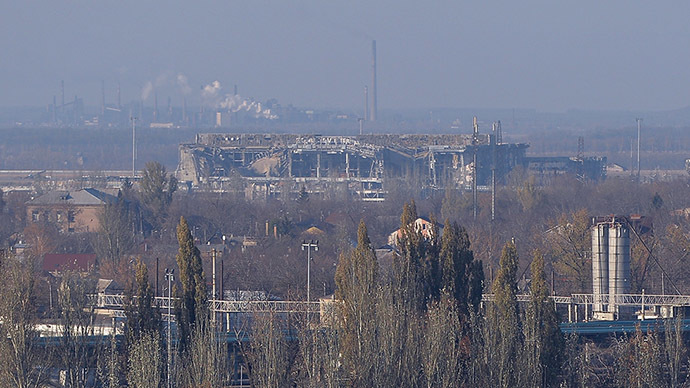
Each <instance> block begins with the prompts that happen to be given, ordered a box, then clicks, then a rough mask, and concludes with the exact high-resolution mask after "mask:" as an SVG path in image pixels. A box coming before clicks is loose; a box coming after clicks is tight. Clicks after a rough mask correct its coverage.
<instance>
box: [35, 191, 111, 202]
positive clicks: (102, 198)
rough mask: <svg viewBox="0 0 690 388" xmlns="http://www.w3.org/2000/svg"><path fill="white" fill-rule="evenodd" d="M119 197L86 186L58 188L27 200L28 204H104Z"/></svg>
mask: <svg viewBox="0 0 690 388" xmlns="http://www.w3.org/2000/svg"><path fill="white" fill-rule="evenodd" d="M116 200H117V197H116V196H114V195H112V194H109V193H107V192H105V191H101V190H98V189H94V188H86V189H81V190H76V191H67V190H56V191H49V192H47V193H45V194H43V195H41V196H40V197H37V198H34V199H33V200H31V201H29V202H27V205H72V206H88V205H96V206H98V205H104V204H106V203H111V202H115V201H116Z"/></svg>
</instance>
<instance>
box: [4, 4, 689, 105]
mask: <svg viewBox="0 0 690 388" xmlns="http://www.w3.org/2000/svg"><path fill="white" fill-rule="evenodd" d="M688 14H690V3H682V2H661V3H658V2H655V3H647V2H641V1H639V2H638V1H635V2H628V1H618V0H616V1H609V2H605V3H599V2H595V1H585V2H578V3H577V4H567V5H564V4H561V3H554V2H548V1H537V0H528V1H523V2H519V3H498V2H481V3H472V4H458V3H456V2H451V1H441V2H433V3H430V4H420V3H419V2H411V1H404V2H400V1H398V2H393V1H383V2H366V1H359V0H358V1H350V2H337V3H330V2H320V1H300V2H291V3H285V2H278V1H261V2H246V3H240V2H228V1H205V2H203V3H197V2H194V3H192V2H184V1H161V0H152V1H147V2H143V3H142V2H135V1H132V0H125V1H119V2H114V3H100V2H99V3H93V2H85V1H70V2H51V1H47V0H39V1H34V2H31V3H26V2H5V4H3V12H2V14H1V15H0V31H1V33H0V53H2V55H1V57H2V58H3V59H2V60H0V106H42V105H47V104H49V103H52V98H53V96H57V98H58V99H59V98H60V80H64V81H65V98H66V99H68V100H69V99H72V98H73V97H74V95H79V96H80V97H83V98H84V100H85V102H86V104H88V105H97V104H99V103H100V100H101V81H104V82H105V85H106V101H107V102H108V103H114V102H115V99H116V88H117V84H118V83H119V84H120V85H121V90H122V102H123V103H125V102H129V101H132V100H139V99H142V98H143V99H144V100H145V103H146V104H147V105H151V104H153V94H152V92H153V90H154V89H155V90H157V91H158V99H159V100H158V103H159V104H160V105H163V104H165V100H166V99H167V98H168V97H170V98H171V99H172V103H173V104H175V105H179V104H180V103H181V100H182V96H183V95H185V96H187V99H188V101H189V103H190V104H195V103H196V104H200V103H208V101H209V99H213V98H216V97H209V96H208V94H204V91H203V87H204V86H209V85H213V82H214V81H219V84H220V88H219V89H217V90H216V93H217V96H218V97H217V98H222V96H224V95H225V94H229V93H232V92H233V85H238V87H239V94H240V95H242V96H246V97H253V98H255V99H256V100H257V101H264V100H267V99H270V98H276V99H277V100H278V101H279V102H280V103H281V104H283V105H287V104H294V105H298V106H312V107H342V108H349V109H362V107H363V104H364V93H363V89H364V86H365V85H369V86H370V83H371V74H370V67H371V40H373V39H375V40H376V41H377V49H378V104H379V109H381V110H385V109H403V108H426V107H477V108H531V109H537V110H540V111H565V110H568V109H584V110H651V111H654V110H673V109H678V108H682V107H686V106H688V105H690V104H689V102H688V101H689V100H688V93H687V90H688V89H690V88H689V86H690V79H689V77H688V70H687V69H689V68H690V51H688V50H683V49H682V48H683V47H684V46H683V45H682V44H681V42H684V41H685V40H686V39H684V38H685V37H687V36H689V35H690V24H688V23H687V20H686V15H688ZM370 87H371V86H370Z"/></svg>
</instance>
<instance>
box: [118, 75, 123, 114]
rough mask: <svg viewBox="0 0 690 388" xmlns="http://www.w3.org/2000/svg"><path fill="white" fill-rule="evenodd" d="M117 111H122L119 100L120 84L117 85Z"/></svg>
mask: <svg viewBox="0 0 690 388" xmlns="http://www.w3.org/2000/svg"><path fill="white" fill-rule="evenodd" d="M117 109H119V110H122V104H121V100H120V83H119V82H118V83H117Z"/></svg>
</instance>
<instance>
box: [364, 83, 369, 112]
mask: <svg viewBox="0 0 690 388" xmlns="http://www.w3.org/2000/svg"><path fill="white" fill-rule="evenodd" d="M364 120H369V88H368V87H366V86H364Z"/></svg>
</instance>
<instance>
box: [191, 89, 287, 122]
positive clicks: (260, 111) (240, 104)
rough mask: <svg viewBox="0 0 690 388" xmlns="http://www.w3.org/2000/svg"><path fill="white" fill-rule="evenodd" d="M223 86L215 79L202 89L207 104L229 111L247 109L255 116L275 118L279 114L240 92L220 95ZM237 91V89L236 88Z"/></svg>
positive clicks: (246, 110) (202, 95)
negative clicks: (244, 96) (241, 94)
mask: <svg viewBox="0 0 690 388" xmlns="http://www.w3.org/2000/svg"><path fill="white" fill-rule="evenodd" d="M221 89H222V86H221V85H220V82H218V81H213V82H211V83H210V84H208V85H206V86H204V87H203V88H202V90H201V97H202V98H203V99H204V102H205V103H206V104H209V105H212V106H213V107H214V108H216V109H225V110H227V111H229V112H233V113H235V112H239V111H245V112H249V113H252V114H253V115H254V117H255V118H260V117H261V118H265V119H269V120H275V119H277V118H278V115H276V114H274V113H272V112H271V109H269V108H264V107H263V105H262V104H261V103H260V102H257V101H254V100H253V99H250V98H242V97H241V96H240V95H238V94H226V95H225V96H221V95H220V90H221ZM235 93H237V90H236V89H235Z"/></svg>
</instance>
